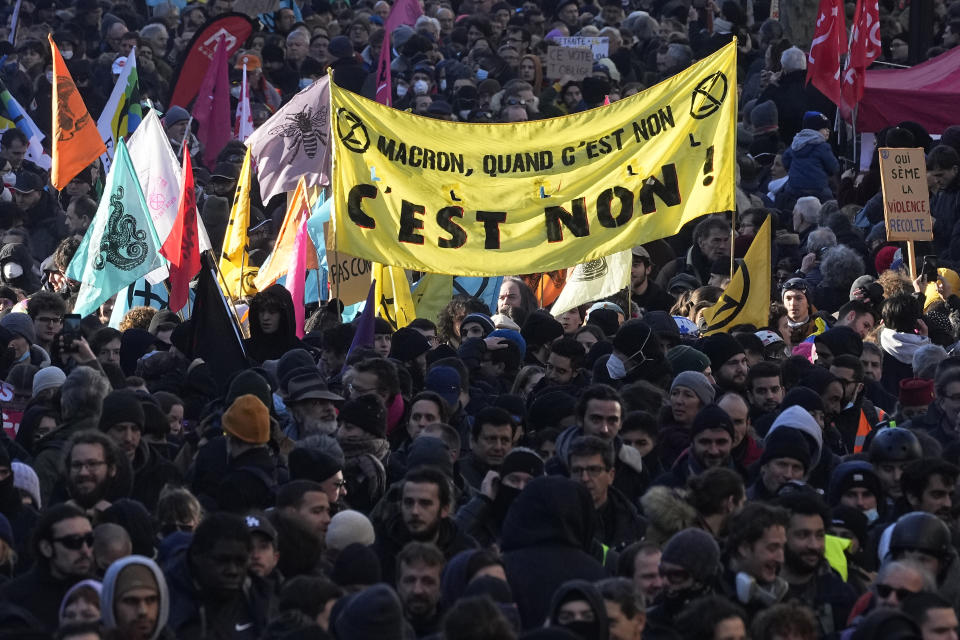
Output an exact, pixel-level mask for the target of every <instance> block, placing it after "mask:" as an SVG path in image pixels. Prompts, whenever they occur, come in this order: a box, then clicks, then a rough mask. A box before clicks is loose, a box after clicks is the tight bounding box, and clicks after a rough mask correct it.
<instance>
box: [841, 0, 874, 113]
mask: <svg viewBox="0 0 960 640" xmlns="http://www.w3.org/2000/svg"><path fill="white" fill-rule="evenodd" d="M879 57H880V2H879V0H857V10H856V13H854V14H853V32H852V33H851V36H850V56H849V57H848V58H847V69H846V71H844V73H843V101H844V102H845V103H846V104H847V106H849V107H851V108H852V107H855V106H856V105H857V103H859V102H860V100H862V99H863V86H864V82H865V81H866V74H867V67H869V66H870V63H872V62H873V61H874V60H876V59H877V58H879Z"/></svg>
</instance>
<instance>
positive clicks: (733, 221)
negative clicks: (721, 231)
mask: <svg viewBox="0 0 960 640" xmlns="http://www.w3.org/2000/svg"><path fill="white" fill-rule="evenodd" d="M736 248H737V210H736V209H734V210H733V215H731V216H730V277H731V278H732V277H733V260H734V257H733V254H734V253H735V251H736Z"/></svg>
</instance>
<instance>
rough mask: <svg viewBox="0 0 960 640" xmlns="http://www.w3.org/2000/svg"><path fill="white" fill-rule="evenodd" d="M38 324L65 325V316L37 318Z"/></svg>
mask: <svg viewBox="0 0 960 640" xmlns="http://www.w3.org/2000/svg"><path fill="white" fill-rule="evenodd" d="M37 322H45V323H47V324H63V316H55V317H50V316H37Z"/></svg>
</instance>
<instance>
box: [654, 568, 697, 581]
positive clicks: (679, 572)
mask: <svg viewBox="0 0 960 640" xmlns="http://www.w3.org/2000/svg"><path fill="white" fill-rule="evenodd" d="M660 576H661V577H662V578H665V579H666V581H667V582H669V583H671V584H681V583H683V582H686V581H687V580H689V579H690V573H689V572H688V571H685V570H683V569H664V568H663V567H660Z"/></svg>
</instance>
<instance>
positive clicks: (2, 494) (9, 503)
mask: <svg viewBox="0 0 960 640" xmlns="http://www.w3.org/2000/svg"><path fill="white" fill-rule="evenodd" d="M7 464H8V465H9V464H10V463H9V462H8V463H7ZM22 504H23V501H22V500H21V498H20V491H19V490H18V489H17V488H16V487H15V486H13V473H11V474H10V475H9V476H7V478H6V479H5V480H0V513H2V514H4V515H6V516H9V515H12V514H13V513H14V512H16V511H17V510H18V509H19V508H20V506H21V505H22Z"/></svg>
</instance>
